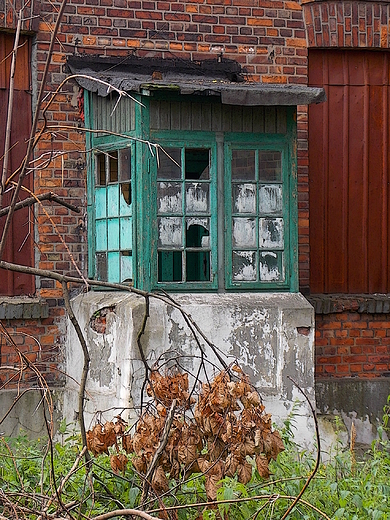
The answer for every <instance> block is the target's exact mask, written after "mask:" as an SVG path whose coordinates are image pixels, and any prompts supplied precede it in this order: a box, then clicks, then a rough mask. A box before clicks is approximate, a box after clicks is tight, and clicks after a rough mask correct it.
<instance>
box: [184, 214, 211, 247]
mask: <svg viewBox="0 0 390 520" xmlns="http://www.w3.org/2000/svg"><path fill="white" fill-rule="evenodd" d="M209 246H210V219H208V218H187V219H186V247H209Z"/></svg>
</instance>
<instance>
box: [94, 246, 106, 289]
mask: <svg viewBox="0 0 390 520" xmlns="http://www.w3.org/2000/svg"><path fill="white" fill-rule="evenodd" d="M96 277H97V279H98V280H100V281H102V282H106V281H107V253H96Z"/></svg>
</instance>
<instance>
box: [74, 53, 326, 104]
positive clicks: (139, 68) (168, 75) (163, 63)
mask: <svg viewBox="0 0 390 520" xmlns="http://www.w3.org/2000/svg"><path fill="white" fill-rule="evenodd" d="M67 64H68V67H69V70H70V72H71V73H72V74H74V75H77V77H76V81H77V82H78V84H79V85H80V86H81V87H83V88H85V89H86V90H89V91H90V92H97V94H98V95H99V96H103V97H104V96H107V95H108V94H109V93H110V92H111V91H112V88H110V86H111V87H114V89H119V90H121V91H125V92H137V93H141V94H145V95H150V94H151V93H152V92H153V91H156V90H158V91H161V90H164V91H171V92H177V93H180V94H182V95H202V96H218V97H219V98H220V99H221V102H222V103H223V104H227V105H248V106H249V105H252V106H254V105H290V106H291V105H292V106H294V105H309V104H311V103H321V102H323V101H325V100H326V96H325V91H324V89H322V88H318V87H307V86H306V85H284V84H269V83H256V82H253V81H247V79H246V75H245V71H244V70H242V69H241V66H240V64H238V63H237V62H235V61H232V60H226V59H220V60H205V61H203V62H192V61H187V60H172V59H156V58H138V57H136V56H127V57H125V58H112V57H108V58H102V57H93V56H89V55H85V56H71V57H69V58H68V61H67ZM96 80H100V81H103V82H104V83H99V82H98V81H96ZM108 85H110V86H108Z"/></svg>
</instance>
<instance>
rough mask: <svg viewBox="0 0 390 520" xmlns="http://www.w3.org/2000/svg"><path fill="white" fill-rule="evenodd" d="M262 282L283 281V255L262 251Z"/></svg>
mask: <svg viewBox="0 0 390 520" xmlns="http://www.w3.org/2000/svg"><path fill="white" fill-rule="evenodd" d="M260 280H261V281H262V282H276V281H283V280H284V274H283V253H282V252H280V251H279V252H276V251H262V252H261V253H260Z"/></svg>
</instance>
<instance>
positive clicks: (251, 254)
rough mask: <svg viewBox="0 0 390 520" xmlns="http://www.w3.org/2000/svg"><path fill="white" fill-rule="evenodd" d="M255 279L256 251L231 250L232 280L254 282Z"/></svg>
mask: <svg viewBox="0 0 390 520" xmlns="http://www.w3.org/2000/svg"><path fill="white" fill-rule="evenodd" d="M256 279H257V275H256V251H233V280H235V281H237V282H254V281H256Z"/></svg>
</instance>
